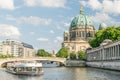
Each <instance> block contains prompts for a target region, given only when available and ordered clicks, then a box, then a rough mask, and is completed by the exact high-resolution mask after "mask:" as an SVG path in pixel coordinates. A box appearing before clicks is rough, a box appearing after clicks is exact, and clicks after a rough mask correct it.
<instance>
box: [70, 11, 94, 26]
mask: <svg viewBox="0 0 120 80" xmlns="http://www.w3.org/2000/svg"><path fill="white" fill-rule="evenodd" d="M85 25H86V26H93V22H92V21H91V20H90V18H89V17H87V16H86V15H85V14H84V13H83V12H80V14H79V15H77V16H76V17H74V18H73V20H72V22H71V25H70V27H76V26H85Z"/></svg>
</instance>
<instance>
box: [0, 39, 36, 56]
mask: <svg viewBox="0 0 120 80" xmlns="http://www.w3.org/2000/svg"><path fill="white" fill-rule="evenodd" d="M0 54H3V55H7V54H11V55H13V56H14V57H32V56H34V55H35V50H34V48H33V47H32V45H29V44H26V43H23V42H19V41H16V40H9V39H7V40H5V41H1V42H0Z"/></svg>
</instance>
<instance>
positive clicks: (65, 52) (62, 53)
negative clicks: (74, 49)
mask: <svg viewBox="0 0 120 80" xmlns="http://www.w3.org/2000/svg"><path fill="white" fill-rule="evenodd" d="M56 56H57V57H62V58H67V57H68V50H67V48H66V47H62V48H61V49H60V50H59V51H58V52H57V54H56Z"/></svg>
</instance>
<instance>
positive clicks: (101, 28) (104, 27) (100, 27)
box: [99, 23, 107, 30]
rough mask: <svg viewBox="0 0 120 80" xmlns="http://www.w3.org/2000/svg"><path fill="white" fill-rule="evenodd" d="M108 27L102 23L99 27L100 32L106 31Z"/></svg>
mask: <svg viewBox="0 0 120 80" xmlns="http://www.w3.org/2000/svg"><path fill="white" fill-rule="evenodd" d="M106 27H107V25H106V24H105V23H101V24H100V25H99V30H103V29H106Z"/></svg>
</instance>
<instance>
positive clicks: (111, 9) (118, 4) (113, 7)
mask: <svg viewBox="0 0 120 80" xmlns="http://www.w3.org/2000/svg"><path fill="white" fill-rule="evenodd" d="M80 4H82V5H83V6H87V7H89V8H92V9H93V10H99V11H101V12H106V13H109V14H111V13H113V14H120V0H103V1H102V2H100V0H94V1H93V0H89V1H80Z"/></svg>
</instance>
